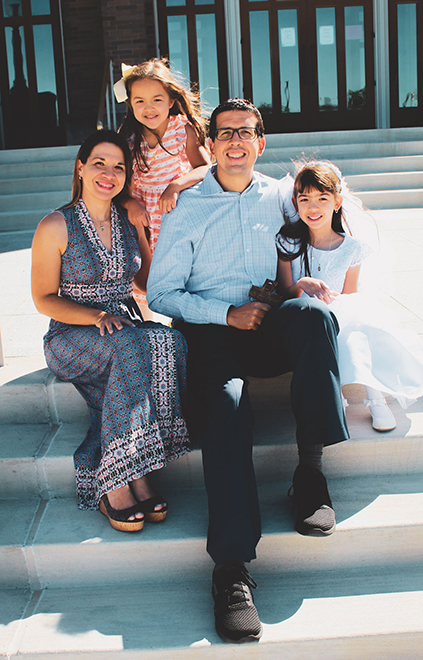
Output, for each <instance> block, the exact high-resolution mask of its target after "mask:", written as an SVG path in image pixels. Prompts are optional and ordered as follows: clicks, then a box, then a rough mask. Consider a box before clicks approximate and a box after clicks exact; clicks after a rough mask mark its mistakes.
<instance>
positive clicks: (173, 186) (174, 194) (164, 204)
mask: <svg viewBox="0 0 423 660" xmlns="http://www.w3.org/2000/svg"><path fill="white" fill-rule="evenodd" d="M179 193H180V188H179V186H178V184H177V183H174V182H172V183H169V185H168V187H167V188H166V189H165V190H164V191H163V192H162V194H161V196H160V199H159V209H160V211H161V212H162V213H170V211H171V210H172V209H174V208H175V206H176V202H177V201H178V197H179Z"/></svg>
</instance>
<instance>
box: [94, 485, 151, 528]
mask: <svg viewBox="0 0 423 660" xmlns="http://www.w3.org/2000/svg"><path fill="white" fill-rule="evenodd" d="M99 508H100V511H101V513H102V514H103V515H104V516H106V517H107V518H108V519H109V522H110V524H111V526H112V527H113V529H117V530H118V531H119V532H138V531H140V530H141V529H142V528H143V526H144V514H143V512H142V510H141V507H140V504H139V503H138V502H137V501H136V500H135V498H134V497H133V495H132V493H131V489H130V488H129V486H123V487H122V488H117V489H116V490H112V491H110V492H109V493H106V494H105V495H103V496H102V498H101V499H100V504H99Z"/></svg>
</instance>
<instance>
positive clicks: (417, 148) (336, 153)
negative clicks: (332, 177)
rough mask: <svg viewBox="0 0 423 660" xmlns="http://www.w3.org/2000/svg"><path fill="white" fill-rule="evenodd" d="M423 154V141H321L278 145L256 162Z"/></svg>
mask: <svg viewBox="0 0 423 660" xmlns="http://www.w3.org/2000/svg"><path fill="white" fill-rule="evenodd" d="M422 151H423V140H419V141H416V142H379V143H378V142H369V143H363V144H362V143H358V142H354V143H350V144H345V143H343V142H334V143H331V142H322V141H321V140H319V141H317V142H315V143H313V142H310V141H309V140H307V142H306V143H304V142H302V141H298V142H296V143H287V142H285V141H283V142H281V143H280V144H279V145H278V146H270V145H269V144H268V146H267V147H266V149H265V150H264V152H263V155H262V156H260V158H259V159H258V161H257V163H258V165H260V164H261V163H277V162H281V161H283V162H290V160H291V159H294V160H303V159H304V158H305V159H308V158H321V159H326V160H332V161H333V160H337V159H339V158H343V159H345V158H347V159H352V158H360V159H361V158H364V159H367V158H385V157H389V158H391V157H393V156H420V155H421V154H422Z"/></svg>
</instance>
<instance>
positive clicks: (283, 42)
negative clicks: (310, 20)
mask: <svg viewBox="0 0 423 660" xmlns="http://www.w3.org/2000/svg"><path fill="white" fill-rule="evenodd" d="M278 28H279V61H280V71H281V97H282V98H281V107H282V112H301V99H300V67H299V59H298V26H297V10H296V9H280V10H279V11H278Z"/></svg>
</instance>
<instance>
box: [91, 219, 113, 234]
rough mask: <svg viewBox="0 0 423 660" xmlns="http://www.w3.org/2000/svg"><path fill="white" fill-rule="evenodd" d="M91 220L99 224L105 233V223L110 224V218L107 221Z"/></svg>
mask: <svg viewBox="0 0 423 660" xmlns="http://www.w3.org/2000/svg"><path fill="white" fill-rule="evenodd" d="M91 220H92V221H93V222H94V223H98V224H99V225H100V229H101V231H104V223H105V222H110V218H107V219H106V220H94V218H91Z"/></svg>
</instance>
